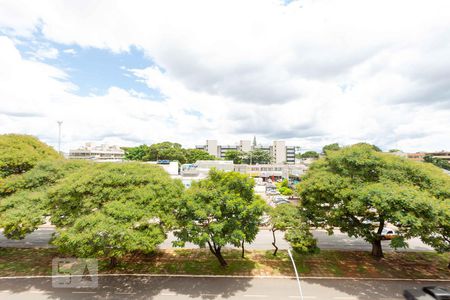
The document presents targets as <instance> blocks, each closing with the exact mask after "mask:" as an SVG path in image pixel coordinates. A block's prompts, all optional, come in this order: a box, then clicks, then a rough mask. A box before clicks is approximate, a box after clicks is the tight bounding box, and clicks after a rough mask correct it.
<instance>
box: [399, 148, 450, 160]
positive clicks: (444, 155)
mask: <svg viewBox="0 0 450 300" xmlns="http://www.w3.org/2000/svg"><path fill="white" fill-rule="evenodd" d="M427 155H429V156H432V157H434V158H439V159H443V160H446V161H448V162H449V163H450V152H449V151H439V152H417V153H408V154H407V156H408V158H410V159H413V160H417V161H423V158H424V157H425V156H427Z"/></svg>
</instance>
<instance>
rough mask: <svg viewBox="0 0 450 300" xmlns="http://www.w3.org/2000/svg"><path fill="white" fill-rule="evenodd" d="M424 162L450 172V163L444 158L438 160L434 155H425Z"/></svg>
mask: <svg viewBox="0 0 450 300" xmlns="http://www.w3.org/2000/svg"><path fill="white" fill-rule="evenodd" d="M423 160H424V161H425V162H427V163H431V164H433V165H435V166H436V167H439V168H442V169H445V170H449V171H450V163H449V162H448V161H446V160H445V159H442V158H437V157H434V156H432V155H425V156H424V158H423Z"/></svg>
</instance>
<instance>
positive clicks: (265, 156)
mask: <svg viewBox="0 0 450 300" xmlns="http://www.w3.org/2000/svg"><path fill="white" fill-rule="evenodd" d="M272 161H273V157H272V156H271V155H270V153H269V151H265V150H262V149H258V148H256V149H254V150H251V151H249V152H246V153H245V154H244V157H243V162H244V163H246V164H251V165H256V164H270V163H271V162H272Z"/></svg>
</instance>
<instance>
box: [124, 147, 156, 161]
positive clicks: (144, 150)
mask: <svg viewBox="0 0 450 300" xmlns="http://www.w3.org/2000/svg"><path fill="white" fill-rule="evenodd" d="M124 150H125V159H126V160H140V161H143V160H144V157H145V156H146V155H148V153H149V151H150V149H149V147H148V146H147V145H140V146H137V147H129V148H125V149H124Z"/></svg>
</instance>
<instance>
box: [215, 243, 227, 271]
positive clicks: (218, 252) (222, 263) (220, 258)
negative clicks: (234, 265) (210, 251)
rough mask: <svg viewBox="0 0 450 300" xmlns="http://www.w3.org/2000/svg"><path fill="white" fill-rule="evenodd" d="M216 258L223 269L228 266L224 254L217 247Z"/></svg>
mask: <svg viewBox="0 0 450 300" xmlns="http://www.w3.org/2000/svg"><path fill="white" fill-rule="evenodd" d="M216 257H217V259H218V260H219V263H220V265H221V266H222V267H226V266H228V263H227V262H226V261H225V259H224V258H223V256H222V252H220V247H217V250H216Z"/></svg>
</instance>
